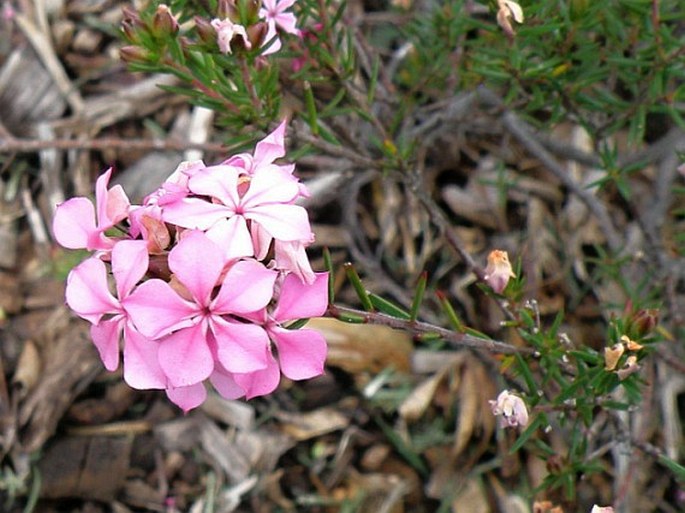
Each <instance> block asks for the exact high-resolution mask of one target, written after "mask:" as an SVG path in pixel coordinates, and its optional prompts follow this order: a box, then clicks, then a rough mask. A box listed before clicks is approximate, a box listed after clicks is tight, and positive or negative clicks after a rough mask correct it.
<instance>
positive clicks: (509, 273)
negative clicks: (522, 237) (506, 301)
mask: <svg viewBox="0 0 685 513" xmlns="http://www.w3.org/2000/svg"><path fill="white" fill-rule="evenodd" d="M515 277H516V275H515V274H514V271H513V270H512V268H511V264H510V263H509V255H508V254H507V252H506V251H500V250H498V249H495V250H493V251H491V252H490V254H489V255H488V265H487V267H486V268H485V276H484V279H485V282H486V283H487V284H488V285H490V288H491V289H492V290H494V291H495V292H497V293H498V294H501V293H502V291H504V289H505V288H506V287H507V283H509V278H515Z"/></svg>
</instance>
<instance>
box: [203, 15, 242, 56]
mask: <svg viewBox="0 0 685 513" xmlns="http://www.w3.org/2000/svg"><path fill="white" fill-rule="evenodd" d="M211 24H212V27H214V30H216V41H217V44H218V45H219V50H221V51H222V52H223V53H233V52H232V51H231V42H232V41H233V39H234V38H235V37H236V36H240V37H242V38H243V44H244V45H245V48H247V49H248V50H249V49H250V48H252V44H251V43H250V40H249V39H248V37H247V32H246V31H245V27H243V26H242V25H239V24H237V23H233V22H232V21H231V20H230V19H229V18H226V19H224V20H219V19H217V18H215V19H213V20H212V21H211Z"/></svg>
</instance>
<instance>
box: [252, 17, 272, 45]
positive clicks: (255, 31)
mask: <svg viewBox="0 0 685 513" xmlns="http://www.w3.org/2000/svg"><path fill="white" fill-rule="evenodd" d="M268 31H269V26H268V25H267V24H266V22H264V21H260V22H258V23H255V24H254V25H250V26H249V27H247V39H248V40H249V41H250V44H251V45H252V48H259V47H261V46H262V44H263V43H264V39H265V38H266V33H267V32H268Z"/></svg>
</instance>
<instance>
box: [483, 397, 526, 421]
mask: <svg viewBox="0 0 685 513" xmlns="http://www.w3.org/2000/svg"><path fill="white" fill-rule="evenodd" d="M489 402H490V407H491V408H492V414H493V415H495V416H500V415H501V419H500V425H501V426H502V427H516V426H520V427H525V426H526V425H527V424H528V410H527V408H526V403H524V402H523V399H521V398H520V397H519V396H517V395H514V394H511V393H509V391H508V390H503V391H502V392H501V393H500V394H499V395H498V396H497V399H496V400H495V401H489Z"/></svg>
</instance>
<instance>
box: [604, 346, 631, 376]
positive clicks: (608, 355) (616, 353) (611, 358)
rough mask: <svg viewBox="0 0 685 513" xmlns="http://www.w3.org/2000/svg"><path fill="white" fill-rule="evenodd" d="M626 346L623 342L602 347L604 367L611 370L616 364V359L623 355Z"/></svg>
mask: <svg viewBox="0 0 685 513" xmlns="http://www.w3.org/2000/svg"><path fill="white" fill-rule="evenodd" d="M625 350H626V348H625V346H624V345H623V344H621V343H618V344H614V345H613V346H611V347H605V348H604V369H605V370H608V371H612V370H614V369H615V368H616V366H617V365H618V360H619V359H620V358H621V356H623V353H624V352H625Z"/></svg>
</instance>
